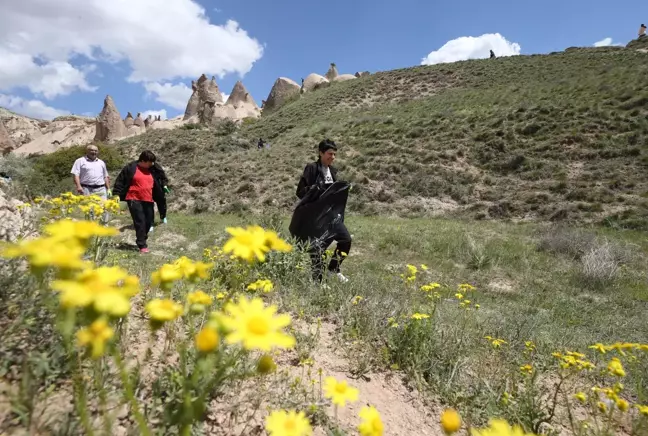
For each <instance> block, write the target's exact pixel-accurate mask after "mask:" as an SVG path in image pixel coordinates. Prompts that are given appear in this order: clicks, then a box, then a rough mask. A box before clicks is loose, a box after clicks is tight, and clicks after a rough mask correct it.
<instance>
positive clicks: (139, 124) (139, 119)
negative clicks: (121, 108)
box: [133, 112, 145, 127]
mask: <svg viewBox="0 0 648 436" xmlns="http://www.w3.org/2000/svg"><path fill="white" fill-rule="evenodd" d="M133 125H135V126H137V127H145V126H144V120H143V119H142V114H141V113H139V112H138V113H137V118H135V121H133Z"/></svg>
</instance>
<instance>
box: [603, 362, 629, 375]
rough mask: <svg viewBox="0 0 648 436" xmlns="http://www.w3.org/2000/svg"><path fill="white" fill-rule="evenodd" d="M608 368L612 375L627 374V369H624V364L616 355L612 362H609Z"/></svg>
mask: <svg viewBox="0 0 648 436" xmlns="http://www.w3.org/2000/svg"><path fill="white" fill-rule="evenodd" d="M607 369H608V372H609V373H610V374H611V375H614V376H616V377H625V375H626V373H625V370H624V369H623V364H622V363H621V361H620V360H619V359H618V358H616V357H614V358H612V360H611V361H610V363H608V366H607Z"/></svg>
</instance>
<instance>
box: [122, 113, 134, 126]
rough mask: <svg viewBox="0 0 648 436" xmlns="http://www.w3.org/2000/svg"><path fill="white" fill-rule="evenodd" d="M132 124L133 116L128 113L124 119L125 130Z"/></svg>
mask: <svg viewBox="0 0 648 436" xmlns="http://www.w3.org/2000/svg"><path fill="white" fill-rule="evenodd" d="M133 124H134V120H133V114H131V113H130V112H129V113H128V114H126V118H125V119H124V126H126V128H127V129H128V128H129V127H130V126H132V125H133Z"/></svg>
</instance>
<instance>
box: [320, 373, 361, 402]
mask: <svg viewBox="0 0 648 436" xmlns="http://www.w3.org/2000/svg"><path fill="white" fill-rule="evenodd" d="M358 395H359V391H358V390H357V389H356V388H354V387H351V386H349V385H348V384H347V382H346V380H342V381H337V380H336V379H335V378H334V377H326V380H324V396H325V397H326V398H330V399H331V401H332V402H333V404H335V405H336V406H340V407H344V406H345V405H346V403H347V401H348V402H350V403H354V402H356V401H358Z"/></svg>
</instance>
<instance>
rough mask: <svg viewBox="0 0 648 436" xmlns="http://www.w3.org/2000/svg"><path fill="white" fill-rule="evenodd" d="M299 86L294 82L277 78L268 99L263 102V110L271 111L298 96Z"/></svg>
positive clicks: (284, 78) (285, 78)
mask: <svg viewBox="0 0 648 436" xmlns="http://www.w3.org/2000/svg"><path fill="white" fill-rule="evenodd" d="M299 90H300V86H299V85H298V84H297V82H295V81H294V80H291V79H289V78H287V77H279V78H278V79H277V80H276V81H275V83H274V85H272V89H271V90H270V94H268V98H266V100H265V104H264V105H263V109H264V110H267V111H271V110H274V109H277V108H279V107H280V106H282V105H283V104H284V103H286V101H288V100H290V99H291V98H292V97H294V96H295V95H299Z"/></svg>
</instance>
